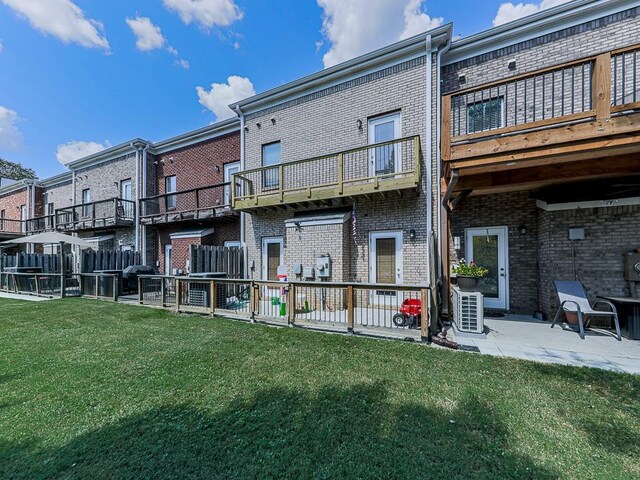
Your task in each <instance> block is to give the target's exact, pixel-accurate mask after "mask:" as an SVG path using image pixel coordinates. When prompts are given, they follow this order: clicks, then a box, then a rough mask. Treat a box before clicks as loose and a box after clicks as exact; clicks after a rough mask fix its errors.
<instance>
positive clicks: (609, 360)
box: [449, 315, 640, 374]
mask: <svg viewBox="0 0 640 480" xmlns="http://www.w3.org/2000/svg"><path fill="white" fill-rule="evenodd" d="M484 323H485V335H483V336H481V335H469V334H460V333H458V334H456V332H454V331H453V329H451V330H450V331H449V336H450V338H452V339H453V340H454V341H456V342H457V343H459V344H460V345H462V346H465V347H477V348H478V349H479V351H480V353H482V354H486V355H494V356H498V357H511V358H520V359H524V360H533V361H536V362H543V363H557V364H564V365H574V366H580V367H595V368H602V369H605V370H612V371H616V372H627V373H635V374H640V342H638V341H635V340H627V339H626V338H623V339H622V341H621V342H618V341H617V340H616V339H615V337H614V335H613V333H611V332H610V331H608V330H601V329H592V330H587V331H586V332H585V335H586V338H585V339H584V340H582V339H581V338H580V337H579V335H578V334H577V333H575V332H574V331H570V330H563V329H562V326H561V325H556V326H555V327H554V328H553V329H552V328H550V327H551V322H544V321H541V320H537V319H535V318H532V317H528V316H523V315H507V316H505V317H502V318H485V320H484Z"/></svg>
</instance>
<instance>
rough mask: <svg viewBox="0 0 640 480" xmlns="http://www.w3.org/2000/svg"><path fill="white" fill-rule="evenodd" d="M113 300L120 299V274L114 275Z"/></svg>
mask: <svg viewBox="0 0 640 480" xmlns="http://www.w3.org/2000/svg"><path fill="white" fill-rule="evenodd" d="M113 301H114V302H117V301H118V275H114V276H113Z"/></svg>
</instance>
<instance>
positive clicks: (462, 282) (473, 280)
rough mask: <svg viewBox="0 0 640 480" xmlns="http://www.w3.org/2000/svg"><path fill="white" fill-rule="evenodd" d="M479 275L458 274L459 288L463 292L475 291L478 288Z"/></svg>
mask: <svg viewBox="0 0 640 480" xmlns="http://www.w3.org/2000/svg"><path fill="white" fill-rule="evenodd" d="M478 280H480V278H479V277H466V276H464V275H458V288H459V289H460V290H462V291H463V292H475V291H476V290H477V289H478Z"/></svg>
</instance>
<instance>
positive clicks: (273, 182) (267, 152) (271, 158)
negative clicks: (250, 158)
mask: <svg viewBox="0 0 640 480" xmlns="http://www.w3.org/2000/svg"><path fill="white" fill-rule="evenodd" d="M281 153H282V152H281V146H280V142H275V143H269V144H267V145H263V146H262V166H263V167H272V168H265V169H264V172H263V178H262V182H263V184H264V185H263V187H264V188H265V189H271V188H278V187H279V186H280V175H279V171H280V169H279V168H278V167H277V165H279V164H280V162H281V158H280V157H281Z"/></svg>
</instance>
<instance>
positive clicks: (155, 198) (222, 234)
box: [140, 119, 240, 274]
mask: <svg viewBox="0 0 640 480" xmlns="http://www.w3.org/2000/svg"><path fill="white" fill-rule="evenodd" d="M239 130H240V127H239V121H238V120H237V119H231V120H226V121H222V122H218V123H216V124H213V125H209V126H207V127H205V128H201V129H198V130H195V131H193V132H188V133H186V134H183V135H179V136H177V137H173V138H170V139H167V140H163V141H161V142H158V143H155V144H154V145H153V147H152V149H151V152H150V155H149V157H148V159H147V171H148V172H149V176H150V177H149V184H148V189H147V193H148V195H147V196H146V197H145V198H143V199H142V200H141V202H140V209H141V213H140V215H141V224H142V225H143V226H144V228H146V229H147V230H148V231H149V232H150V234H151V236H152V238H153V240H152V241H151V242H152V243H150V244H149V245H148V248H147V249H146V252H147V254H148V261H149V262H150V263H154V262H155V266H156V268H158V270H160V271H162V272H165V273H167V274H173V273H187V272H188V271H189V264H188V263H189V247H190V245H219V246H240V218H239V214H238V213H237V212H235V211H233V210H232V209H231V187H230V180H231V176H232V175H233V174H234V173H236V172H238V171H239V167H240V163H239V162H240V133H239Z"/></svg>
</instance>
